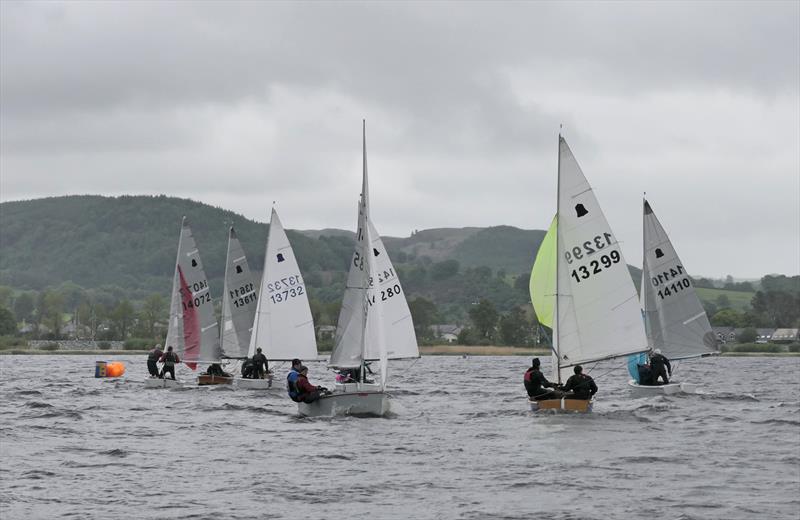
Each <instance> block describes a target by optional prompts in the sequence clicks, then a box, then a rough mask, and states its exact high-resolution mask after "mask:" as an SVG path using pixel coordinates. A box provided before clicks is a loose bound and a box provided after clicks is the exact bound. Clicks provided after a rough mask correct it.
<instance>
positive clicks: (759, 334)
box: [715, 327, 775, 343]
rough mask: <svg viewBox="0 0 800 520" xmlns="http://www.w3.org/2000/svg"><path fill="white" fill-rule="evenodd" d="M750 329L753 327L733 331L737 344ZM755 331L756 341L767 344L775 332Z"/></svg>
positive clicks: (773, 330) (768, 330)
mask: <svg viewBox="0 0 800 520" xmlns="http://www.w3.org/2000/svg"><path fill="white" fill-rule="evenodd" d="M715 328H716V327H715ZM720 328H723V327H720ZM749 328H751V327H747V328H736V329H733V337H734V338H736V342H737V343H739V342H741V339H739V338H741V337H742V332H744V331H745V330H747V329H749ZM753 330H755V331H756V339H755V340H754V341H755V342H756V343H767V342H768V341H769V340H770V339H771V338H772V334H773V333H774V332H775V329H753ZM728 336H729V337H730V333H729V334H728ZM731 341H732V340H730V339H729V340H728V343H730V342H731Z"/></svg>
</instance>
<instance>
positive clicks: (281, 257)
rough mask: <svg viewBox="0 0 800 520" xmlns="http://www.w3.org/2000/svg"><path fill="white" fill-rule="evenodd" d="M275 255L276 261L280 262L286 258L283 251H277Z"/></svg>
mask: <svg viewBox="0 0 800 520" xmlns="http://www.w3.org/2000/svg"><path fill="white" fill-rule="evenodd" d="M276 257H277V258H278V263H281V262H283V261H284V260H286V259H285V258H284V257H283V253H278V254H277V255H276Z"/></svg>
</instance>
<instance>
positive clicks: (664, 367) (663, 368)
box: [650, 348, 672, 385]
mask: <svg viewBox="0 0 800 520" xmlns="http://www.w3.org/2000/svg"><path fill="white" fill-rule="evenodd" d="M650 371H651V372H650V373H651V377H652V380H653V384H654V385H657V384H658V378H659V377H661V380H662V381H663V382H664V384H665V385H668V384H669V378H668V377H667V371H669V375H670V376H671V375H672V366H671V365H670V364H669V359H667V357H666V356H665V355H663V354H662V353H661V349H660V348H657V349H655V350H654V351H653V353H652V354H650Z"/></svg>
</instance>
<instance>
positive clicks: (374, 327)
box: [330, 133, 419, 368]
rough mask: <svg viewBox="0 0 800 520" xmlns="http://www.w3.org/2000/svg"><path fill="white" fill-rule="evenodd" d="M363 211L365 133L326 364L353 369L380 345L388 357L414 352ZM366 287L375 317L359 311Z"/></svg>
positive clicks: (393, 282) (398, 292) (395, 284)
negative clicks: (351, 237)
mask: <svg viewBox="0 0 800 520" xmlns="http://www.w3.org/2000/svg"><path fill="white" fill-rule="evenodd" d="M369 211H370V205H369V181H368V178H367V145H366V133H365V134H364V141H363V177H362V184H361V200H360V202H359V205H358V230H357V232H356V244H355V251H354V252H353V258H352V261H351V263H350V271H349V272H348V274H347V285H346V287H345V293H344V299H343V301H342V308H341V310H340V312H339V321H338V323H337V327H336V336H335V341H334V347H333V352H332V353H331V359H330V365H331V366H333V367H337V368H355V367H359V366H361V363H362V362H363V361H368V360H379V359H381V354H382V352H381V350H382V349H385V351H386V357H387V358H388V359H405V358H417V357H419V347H418V346H417V338H416V335H415V333H414V324H413V322H412V320H411V311H410V310H409V308H408V302H407V301H406V298H405V293H404V292H403V288H402V286H401V285H400V279H399V278H398V277H397V272H396V271H395V269H394V266H393V265H392V261H391V260H390V259H389V254H388V253H387V251H386V248H385V247H384V245H383V241H382V240H381V237H380V235H379V234H378V232H377V230H376V229H375V226H374V225H373V224H372V220H371V218H370V213H369ZM367 262H373V263H374V268H373V269H374V271H371V272H370V282H367V280H366V278H365V274H364V270H365V269H366V268H367V267H366V266H365V263H367ZM376 282H377V285H376ZM370 283H371V284H372V285H371V286H370V285H369V284H370ZM369 287H373V288H374V297H375V299H376V300H379V301H380V314H381V318H380V319H378V316H377V313H375V312H372V313H369V312H368V313H365V312H364V301H365V299H366V298H367V292H368V289H369ZM364 320H366V324H365V323H364ZM381 337H382V338H383V339H380V338H381ZM362 341H363V342H364V347H363V348H362ZM382 341H384V342H385V344H382V343H381V342H382Z"/></svg>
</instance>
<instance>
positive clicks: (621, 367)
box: [592, 361, 628, 380]
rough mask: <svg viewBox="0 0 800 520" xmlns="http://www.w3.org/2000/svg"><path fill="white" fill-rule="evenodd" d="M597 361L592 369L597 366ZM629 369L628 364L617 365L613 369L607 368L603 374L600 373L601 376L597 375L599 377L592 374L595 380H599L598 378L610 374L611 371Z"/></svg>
mask: <svg viewBox="0 0 800 520" xmlns="http://www.w3.org/2000/svg"><path fill="white" fill-rule="evenodd" d="M597 363H599V361H598V362H597ZM597 363H595V364H594V365H592V370H594V369H595V367H597ZM627 369H628V367H627V365H622V366H617V367H615V368H612V369H609V370H606V371H605V372H603V373H602V374H600V375H599V376H597V377H595V376H592V379H595V380H597V379H602V378H604V377H605V376H607V375H608V374H610V373H611V372H616V371H617V370H627Z"/></svg>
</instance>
